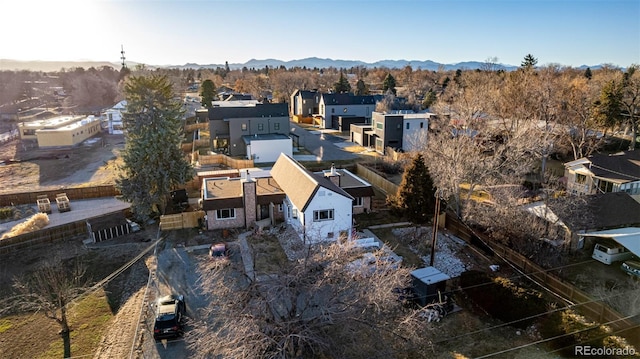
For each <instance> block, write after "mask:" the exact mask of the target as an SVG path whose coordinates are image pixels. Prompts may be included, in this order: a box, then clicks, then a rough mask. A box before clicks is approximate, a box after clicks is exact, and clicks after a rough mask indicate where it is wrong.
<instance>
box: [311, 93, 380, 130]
mask: <svg viewBox="0 0 640 359" xmlns="http://www.w3.org/2000/svg"><path fill="white" fill-rule="evenodd" d="M377 98H382V97H381V96H378V97H376V96H373V95H365V96H355V95H353V94H350V93H338V94H336V93H325V94H322V95H321V96H320V103H319V112H318V116H319V117H320V127H321V128H333V129H336V130H340V131H348V130H349V127H350V125H351V124H352V123H369V122H371V114H372V112H373V111H374V110H375V108H376V101H377Z"/></svg>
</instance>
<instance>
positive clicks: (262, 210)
mask: <svg viewBox="0 0 640 359" xmlns="http://www.w3.org/2000/svg"><path fill="white" fill-rule="evenodd" d="M201 198H202V209H203V210H204V211H205V212H206V213H207V216H206V217H205V218H206V225H207V229H227V228H247V229H248V228H253V227H256V226H267V225H273V224H275V222H276V221H277V220H282V218H283V207H282V204H283V202H284V198H285V194H284V192H283V191H282V189H281V188H280V186H279V185H278V183H277V182H276V181H275V180H274V179H273V178H271V177H266V178H253V177H252V176H251V173H250V172H249V171H246V172H245V173H243V174H242V176H241V177H236V178H219V177H212V178H204V179H203V181H202V190H201Z"/></svg>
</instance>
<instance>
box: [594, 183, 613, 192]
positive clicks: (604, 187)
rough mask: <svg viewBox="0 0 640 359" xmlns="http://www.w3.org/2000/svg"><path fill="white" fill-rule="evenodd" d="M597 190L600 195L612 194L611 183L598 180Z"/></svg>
mask: <svg viewBox="0 0 640 359" xmlns="http://www.w3.org/2000/svg"><path fill="white" fill-rule="evenodd" d="M598 189H599V190H600V192H601V193H606V192H613V182H607V181H603V180H600V181H599V182H598Z"/></svg>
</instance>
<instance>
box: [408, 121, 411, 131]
mask: <svg viewBox="0 0 640 359" xmlns="http://www.w3.org/2000/svg"><path fill="white" fill-rule="evenodd" d="M410 125H411V124H410V123H409V122H407V130H408V129H409V127H411V126H410Z"/></svg>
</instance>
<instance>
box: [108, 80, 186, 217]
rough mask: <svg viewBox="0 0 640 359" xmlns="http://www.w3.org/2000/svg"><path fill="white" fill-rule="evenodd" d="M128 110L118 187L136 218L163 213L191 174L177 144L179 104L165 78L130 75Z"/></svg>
mask: <svg viewBox="0 0 640 359" xmlns="http://www.w3.org/2000/svg"><path fill="white" fill-rule="evenodd" d="M124 95H125V99H126V100H127V108H126V111H125V112H124V114H123V125H124V128H125V131H126V134H125V141H126V144H125V148H124V150H123V152H122V159H123V161H124V164H123V165H122V166H121V168H120V169H121V174H120V177H119V178H118V179H117V180H116V186H117V188H118V189H119V190H120V192H121V193H122V197H123V198H124V200H126V201H128V202H131V209H132V211H133V213H134V215H135V216H136V218H138V219H140V220H147V219H149V218H153V217H155V216H157V215H160V214H163V213H164V210H165V208H166V205H167V197H168V196H169V194H170V191H171V190H173V189H175V188H176V186H178V185H180V184H184V183H185V182H186V181H188V180H191V179H192V178H193V168H192V167H191V165H190V164H189V162H188V161H187V160H186V159H185V156H184V153H183V152H182V150H181V148H180V142H181V139H182V135H183V133H182V120H181V117H182V103H181V102H180V101H179V100H176V96H175V94H174V92H173V88H172V85H171V82H170V81H169V79H168V78H167V77H166V76H159V75H153V76H133V77H129V78H128V79H127V81H126V83H125V86H124Z"/></svg>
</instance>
